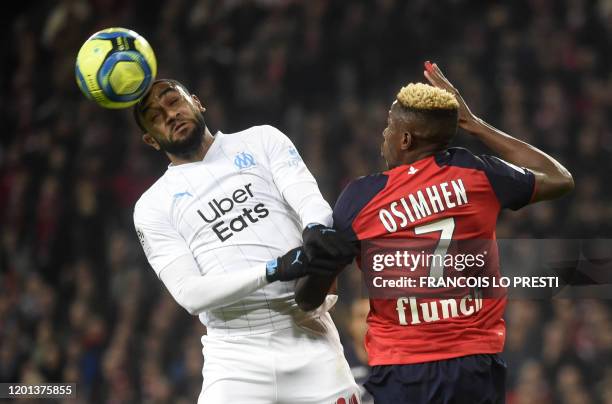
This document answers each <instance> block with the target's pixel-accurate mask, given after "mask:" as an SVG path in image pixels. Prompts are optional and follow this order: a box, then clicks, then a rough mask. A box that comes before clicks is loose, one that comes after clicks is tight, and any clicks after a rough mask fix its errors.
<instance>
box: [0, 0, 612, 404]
mask: <svg viewBox="0 0 612 404" xmlns="http://www.w3.org/2000/svg"><path fill="white" fill-rule="evenodd" d="M22 3H23V4H15V7H16V11H15V12H14V14H10V13H9V14H8V15H4V16H2V17H1V18H2V19H3V23H4V24H3V26H5V28H6V29H7V35H4V36H3V37H2V39H1V40H0V41H2V45H3V49H4V52H3V57H2V61H1V62H0V85H1V87H2V91H1V92H0V114H1V122H2V136H1V137H0V382H9V381H10V382H16V381H19V382H24V383H35V382H74V383H77V389H78V399H77V402H82V403H113V404H114V403H117V404H119V403H193V402H195V398H196V397H197V395H198V393H199V391H200V387H201V377H202V376H201V368H202V362H203V357H202V354H201V343H200V340H199V338H200V336H201V335H202V333H203V332H204V327H203V326H202V325H201V324H200V323H199V322H198V321H197V319H196V318H195V317H191V316H189V315H188V314H187V313H186V312H185V311H184V310H182V309H181V308H180V307H179V306H178V305H177V304H176V303H175V302H174V301H173V300H172V298H171V297H170V296H169V294H168V293H167V291H165V289H163V288H162V285H161V283H160V282H159V281H158V279H157V278H156V276H155V274H154V272H153V271H152V270H151V269H150V268H149V267H148V265H147V263H146V261H145V258H144V254H143V253H142V251H141V247H140V245H139V243H138V240H137V238H136V235H135V232H134V230H133V224H132V209H133V204H134V202H135V201H136V200H137V198H138V197H139V196H140V194H141V193H142V192H143V191H144V190H145V189H146V188H147V187H148V186H149V185H150V184H152V182H153V181H154V180H155V179H156V178H157V177H158V176H160V175H161V174H162V173H163V171H164V170H165V166H166V164H167V162H166V160H165V158H164V156H163V155H161V154H158V153H155V152H154V151H153V150H152V149H149V148H147V147H145V146H144V145H143V144H142V143H141V140H140V135H139V130H138V128H137V126H136V125H135V123H134V122H133V121H132V118H131V114H130V111H129V110H119V111H110V110H103V109H101V108H100V107H98V106H97V105H95V104H93V103H92V102H90V101H87V100H86V99H85V97H84V96H83V95H82V94H80V93H79V90H78V88H77V85H76V83H75V78H74V62H75V56H76V54H77V51H78V49H79V47H80V45H81V44H82V43H83V41H84V40H85V39H86V38H87V37H88V36H89V35H91V34H92V33H94V32H95V31H97V30H99V29H102V28H107V27H112V26H121V27H127V28H131V29H134V30H135V31H137V32H138V33H140V34H141V35H143V36H144V37H145V38H147V40H148V41H149V42H150V43H151V45H152V46H153V48H154V49H155V52H156V55H157V60H158V65H159V74H158V77H172V78H175V79H178V80H179V81H182V82H183V83H185V84H186V85H187V86H188V88H190V89H191V90H192V92H193V93H195V94H197V95H198V96H199V98H200V99H201V100H202V102H203V104H204V105H205V107H206V108H207V112H206V120H207V124H208V126H209V127H210V128H211V130H212V131H213V133H214V131H216V130H221V131H223V132H225V133H231V132H233V131H237V130H240V129H244V128H246V127H249V126H252V125H258V124H272V125H275V126H276V127H278V128H279V129H281V130H282V131H283V132H285V133H286V134H287V135H288V136H289V137H290V138H291V139H292V140H293V141H294V142H295V144H296V146H297V147H298V149H299V150H300V152H301V154H302V157H303V158H304V160H305V161H306V163H307V164H308V166H309V167H310V169H311V171H312V172H313V174H314V175H315V177H316V178H317V180H318V181H319V185H320V188H321V190H322V192H323V194H324V196H325V197H326V199H327V200H328V201H329V202H330V203H331V204H332V205H333V203H334V201H335V200H336V198H337V196H338V195H339V193H340V191H341V190H342V188H343V187H344V185H346V183H347V182H348V181H349V180H350V179H352V178H354V177H357V176H360V175H364V174H368V173H371V172H375V171H380V170H381V169H383V165H382V163H383V162H382V160H381V158H380V156H379V154H380V153H379V147H380V143H381V140H382V137H381V134H382V130H383V129H384V127H385V122H386V116H387V110H388V108H389V105H390V103H391V101H392V100H393V99H394V97H395V94H396V93H397V91H398V89H399V88H400V87H401V86H402V85H405V84H406V83H408V82H410V81H423V76H422V70H423V69H422V63H423V61H425V60H432V61H435V62H437V63H438V64H439V65H440V67H441V68H442V69H443V70H444V72H445V73H446V75H447V77H448V78H449V79H450V80H451V81H452V82H453V84H454V85H455V86H456V87H457V88H458V89H460V90H461V92H462V94H463V96H464V98H465V99H466V101H467V102H468V104H469V105H470V107H471V108H472V110H473V111H474V112H475V113H476V114H477V115H479V116H481V117H483V118H484V119H486V120H487V121H488V122H490V123H492V124H494V125H496V126H498V127H500V128H502V129H503V130H504V131H506V132H508V133H510V134H513V135H515V136H517V137H519V138H521V139H523V140H526V141H528V142H531V143H533V144H535V145H537V146H538V147H541V148H542V149H543V150H545V151H546V152H548V153H549V154H551V155H553V156H555V157H556V158H558V159H559V160H560V161H561V162H563V163H564V164H565V165H566V166H567V167H568V168H569V169H570V171H571V172H572V174H573V176H574V180H575V183H576V189H575V191H574V193H573V195H572V196H570V197H566V198H564V199H562V200H559V201H555V202H551V203H548V202H547V203H541V204H537V205H533V206H530V207H528V208H525V209H523V210H521V211H518V212H509V213H504V214H503V215H502V217H501V218H500V221H499V226H498V229H499V230H498V237H499V238H576V239H581V238H582V239H588V238H602V239H605V238H606V237H609V236H610V234H612V203H610V202H609V201H610V200H611V196H612V188H607V186H606V185H605V184H606V183H607V181H609V176H610V174H611V173H612V159H610V157H609V156H610V155H611V153H612V74H611V72H612V70H611V67H612V53H611V52H610V49H612V1H611V0H599V1H596V0H591V1H589V0H515V1H512V2H488V1H487V2H485V1H471V0H439V1H428V0H415V1H401V0H370V1H350V2H344V1H342V2H341V1H331V0H303V1H299V0H259V1H255V0H250V1H248V0H225V1H224V0H193V1H189V0H165V1H161V0H146V1H145V0H133V1H130V0H128V1H118V0H89V1H88V0H59V1H55V0H45V1H39V2H22ZM455 143H456V144H457V145H462V146H467V147H470V148H472V149H473V150H475V151H478V152H485V151H486V150H485V149H483V148H482V146H481V145H479V144H478V143H476V142H474V141H473V140H472V139H470V138H469V135H467V134H465V133H463V132H461V131H460V132H459V133H458V136H457V139H456V142H455ZM610 238H612V237H610ZM358 278H359V274H358V271H357V270H353V271H347V272H345V273H344V274H343V277H342V279H341V282H340V288H339V293H340V296H341V297H340V302H339V304H338V307H337V308H336V309H335V312H334V318H335V320H336V322H337V324H338V326H339V329H340V332H341V334H342V338H343V340H344V345H345V351H346V355H347V357H348V358H349V360H350V362H351V365H352V366H353V368H354V370H355V374H356V376H357V377H359V378H362V377H363V376H364V375H365V374H367V367H366V366H365V358H366V357H365V352H364V349H363V333H364V332H365V316H366V315H367V310H368V305H367V300H364V299H362V298H360V293H359V292H356V291H355V289H358V286H355V285H356V284H357V282H358ZM610 308H611V305H610V302H609V301H608V300H605V299H601V298H600V299H595V298H593V299H587V298H582V299H552V300H551V299H539V300H524V299H517V300H512V301H510V302H509V305H508V309H507V313H506V319H507V325H508V332H507V335H508V337H507V343H506V352H505V354H504V356H505V358H506V360H507V361H508V363H509V374H508V402H509V403H510V404H518V403H521V404H522V403H568V404H569V403H571V404H587V403H608V404H609V403H612V329H611V327H612V326H611V324H612V318H611V313H612V312H611V310H610ZM11 402H15V401H11Z"/></svg>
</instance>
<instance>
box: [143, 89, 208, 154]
mask: <svg viewBox="0 0 612 404" xmlns="http://www.w3.org/2000/svg"><path fill="white" fill-rule="evenodd" d="M204 111H205V109H204V107H202V105H201V104H200V102H199V100H198V99H197V98H196V97H195V96H190V95H189V94H187V93H186V92H185V91H184V90H183V89H182V88H181V87H177V86H175V85H174V84H173V83H166V82H161V83H157V84H155V85H154V86H153V88H152V89H151V91H150V92H149V95H148V96H147V99H146V100H145V102H144V106H143V107H142V109H141V112H140V114H141V118H142V123H143V125H144V127H145V129H146V130H147V134H146V135H145V142H147V143H149V144H151V145H152V146H153V147H155V148H156V149H158V150H163V151H165V152H168V153H171V154H177V155H180V154H188V153H189V152H191V151H193V150H195V149H197V148H198V147H199V146H200V144H201V143H202V138H203V136H204V129H205V123H204V117H203V112H204ZM147 135H149V136H150V137H152V138H153V139H150V138H148V139H146V136H147ZM152 140H154V142H153V141H152Z"/></svg>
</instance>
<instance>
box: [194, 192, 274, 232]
mask: <svg viewBox="0 0 612 404" xmlns="http://www.w3.org/2000/svg"><path fill="white" fill-rule="evenodd" d="M252 185H253V184H247V185H245V186H244V187H241V188H238V189H237V190H235V191H234V192H232V194H231V197H227V198H221V199H219V200H217V199H216V198H215V199H213V200H212V201H209V202H208V209H204V210H200V209H198V214H199V215H200V217H201V218H202V219H204V221H205V222H206V223H214V225H213V227H212V229H213V231H214V232H215V234H216V235H217V237H219V240H221V241H225V240H227V239H229V238H230V237H232V236H233V235H234V233H238V232H241V231H242V230H244V229H246V228H247V227H249V225H250V224H252V223H257V222H258V221H259V219H263V218H264V217H266V216H268V215H269V214H270V211H268V209H266V205H264V204H263V203H258V204H257V205H255V206H254V207H253V208H252V209H251V208H242V210H241V212H242V213H241V214H240V216H238V217H235V218H234V219H232V220H230V221H226V220H224V219H223V216H225V214H226V213H228V212H231V211H232V210H233V209H234V208H235V207H238V208H240V206H239V205H240V204H243V203H245V202H246V201H248V200H249V198H252V197H253V192H252V191H251V186H252Z"/></svg>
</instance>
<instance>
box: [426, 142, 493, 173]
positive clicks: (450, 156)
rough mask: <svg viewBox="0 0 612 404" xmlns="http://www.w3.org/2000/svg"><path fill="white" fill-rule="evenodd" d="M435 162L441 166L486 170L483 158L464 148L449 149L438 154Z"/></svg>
mask: <svg viewBox="0 0 612 404" xmlns="http://www.w3.org/2000/svg"><path fill="white" fill-rule="evenodd" d="M434 160H435V162H436V164H437V165H439V166H451V167H459V168H472V169H476V170H484V169H485V162H484V160H483V159H482V156H478V155H476V154H474V153H472V152H471V151H470V150H468V149H466V148H463V147H449V148H448V149H446V150H443V151H441V152H439V153H436V155H435V156H434Z"/></svg>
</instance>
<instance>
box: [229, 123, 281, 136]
mask: <svg viewBox="0 0 612 404" xmlns="http://www.w3.org/2000/svg"><path fill="white" fill-rule="evenodd" d="M279 135H283V132H281V131H280V130H279V129H277V128H276V127H274V126H272V125H256V126H251V127H250V128H247V129H244V130H241V131H239V132H234V133H225V134H224V136H225V137H226V138H228V139H244V140H250V139H253V138H259V137H262V136H279Z"/></svg>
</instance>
